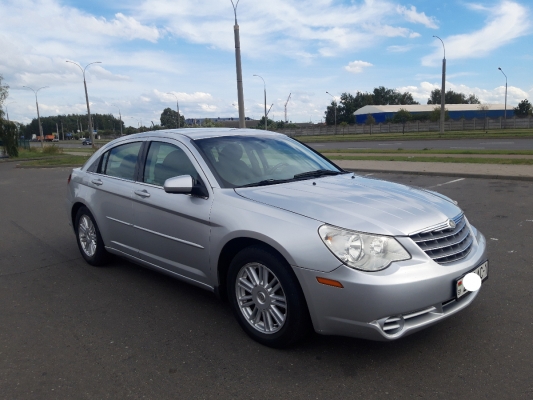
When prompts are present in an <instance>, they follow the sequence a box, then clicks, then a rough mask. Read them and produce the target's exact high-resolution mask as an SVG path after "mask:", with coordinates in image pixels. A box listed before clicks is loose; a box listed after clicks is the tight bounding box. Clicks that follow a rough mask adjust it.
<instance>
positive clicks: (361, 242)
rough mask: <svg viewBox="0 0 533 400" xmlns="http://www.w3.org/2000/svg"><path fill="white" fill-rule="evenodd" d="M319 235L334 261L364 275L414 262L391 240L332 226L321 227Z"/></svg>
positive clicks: (387, 237) (390, 238)
mask: <svg viewBox="0 0 533 400" xmlns="http://www.w3.org/2000/svg"><path fill="white" fill-rule="evenodd" d="M318 234H319V235H320V238H321V239H322V241H323V242H324V243H325V244H326V246H327V247H328V249H329V250H330V251H331V252H332V253H333V254H334V255H335V257H337V258H338V259H339V260H341V261H342V262H343V263H344V264H346V265H347V266H349V267H352V268H356V269H360V270H363V271H379V270H382V269H384V268H387V267H388V266H389V265H390V264H391V263H392V262H393V261H402V260H409V259H410V258H411V255H410V254H409V253H408V252H407V250H405V249H404V248H403V247H402V245H401V244H400V243H398V241H397V240H396V239H394V238H392V237H389V236H376V235H368V234H366V233H359V232H354V231H348V230H345V229H340V228H335V227H333V226H329V225H322V226H321V227H320V228H319V229H318Z"/></svg>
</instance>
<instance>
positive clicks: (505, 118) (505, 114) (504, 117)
mask: <svg viewBox="0 0 533 400" xmlns="http://www.w3.org/2000/svg"><path fill="white" fill-rule="evenodd" d="M498 69H499V70H500V71H502V74H503V76H505V111H504V114H503V119H504V120H505V124H504V125H507V75H505V72H503V70H502V69H501V68H500V67H498ZM504 128H505V126H504Z"/></svg>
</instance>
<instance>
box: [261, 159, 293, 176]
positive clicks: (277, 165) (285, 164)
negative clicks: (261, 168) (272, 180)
mask: <svg viewBox="0 0 533 400" xmlns="http://www.w3.org/2000/svg"><path fill="white" fill-rule="evenodd" d="M288 166H289V164H287V163H286V162H280V163H278V164H276V165H273V166H272V167H270V168H267V170H266V171H265V173H266V174H267V175H270V174H272V173H273V172H274V171H276V170H278V169H279V170H281V169H283V168H285V167H288Z"/></svg>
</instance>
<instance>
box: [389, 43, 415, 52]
mask: <svg viewBox="0 0 533 400" xmlns="http://www.w3.org/2000/svg"><path fill="white" fill-rule="evenodd" d="M412 48H413V46H412V45H410V44H408V45H405V46H398V45H396V46H389V47H387V51H390V52H391V53H405V52H407V51H409V50H411V49H412Z"/></svg>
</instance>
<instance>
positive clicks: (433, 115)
mask: <svg viewBox="0 0 533 400" xmlns="http://www.w3.org/2000/svg"><path fill="white" fill-rule="evenodd" d="M449 119H450V113H448V109H447V108H445V109H444V120H445V121H448V120H449ZM429 120H430V121H431V122H437V121H440V107H435V108H434V109H433V111H431V112H430V113H429Z"/></svg>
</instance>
